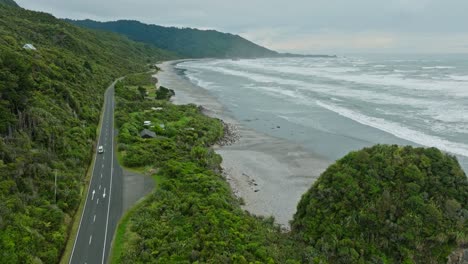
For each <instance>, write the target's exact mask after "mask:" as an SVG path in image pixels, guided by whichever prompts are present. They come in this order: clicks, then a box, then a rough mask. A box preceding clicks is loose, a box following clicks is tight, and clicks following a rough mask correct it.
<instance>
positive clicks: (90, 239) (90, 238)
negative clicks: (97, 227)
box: [89, 235, 93, 245]
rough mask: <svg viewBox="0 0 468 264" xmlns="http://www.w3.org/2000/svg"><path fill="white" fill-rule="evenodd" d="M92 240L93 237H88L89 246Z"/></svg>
mask: <svg viewBox="0 0 468 264" xmlns="http://www.w3.org/2000/svg"><path fill="white" fill-rule="evenodd" d="M92 240H93V235H91V236H90V237H89V244H90V245H91V241H92Z"/></svg>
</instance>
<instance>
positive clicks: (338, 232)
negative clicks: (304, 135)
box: [292, 145, 468, 263]
mask: <svg viewBox="0 0 468 264" xmlns="http://www.w3.org/2000/svg"><path fill="white" fill-rule="evenodd" d="M467 201H468V181H467V178H466V175H465V173H464V172H463V171H462V169H461V168H460V166H459V164H458V162H457V160H456V159H455V158H454V157H451V156H448V155H445V154H443V153H441V152H440V151H439V150H437V149H435V148H429V149H423V148H412V147H399V146H382V145H377V146H374V147H372V148H366V149H364V150H362V151H358V152H352V153H350V154H348V155H347V156H345V157H344V158H342V159H341V160H339V161H338V162H337V163H335V164H334V165H332V166H330V167H329V168H328V169H327V170H326V171H325V172H324V173H323V174H322V176H321V177H320V178H319V179H318V180H317V181H316V182H315V184H314V185H313V187H312V188H311V189H310V190H309V191H308V192H307V193H306V194H305V195H304V196H303V197H302V200H301V201H300V203H299V205H298V209H297V213H296V215H295V216H294V220H293V222H292V227H293V232H294V233H296V234H297V236H298V237H299V238H300V239H302V240H303V241H304V242H305V243H308V244H309V245H311V246H313V247H314V248H315V249H317V250H319V251H320V252H321V254H323V255H324V256H325V259H327V260H328V261H329V262H330V263H364V262H366V263H446V261H447V256H448V254H449V253H450V252H451V251H453V250H454V248H455V247H456V246H460V245H465V246H467V244H468V203H467Z"/></svg>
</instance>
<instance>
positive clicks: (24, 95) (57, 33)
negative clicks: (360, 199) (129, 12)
mask: <svg viewBox="0 0 468 264" xmlns="http://www.w3.org/2000/svg"><path fill="white" fill-rule="evenodd" d="M5 3H7V4H5ZM25 44H32V46H29V47H30V49H25V48H23V46H24V45H25ZM171 58H174V56H173V55H171V53H169V52H166V51H162V50H160V49H157V48H155V47H152V46H151V45H147V44H138V43H136V42H133V41H130V40H128V39H127V38H125V37H121V36H118V35H116V34H114V33H96V32H94V31H90V30H86V29H83V28H79V27H77V26H74V25H71V24H69V23H66V22H64V21H62V20H59V19H56V18H55V17H53V16H52V15H49V14H45V13H40V12H33V11H28V10H25V9H22V8H18V7H15V5H14V4H11V3H10V1H5V0H2V1H1V2H0V201H1V202H0V259H1V261H0V262H1V263H57V262H58V260H59V258H60V255H61V253H62V250H63V248H64V246H65V242H66V240H67V238H68V232H69V227H70V224H71V222H72V218H73V217H74V215H75V212H76V210H77V208H78V205H79V203H80V200H81V199H82V197H83V189H84V188H83V187H84V181H85V174H86V168H87V167H88V165H89V164H90V161H91V157H92V153H93V142H94V140H95V137H96V127H97V124H98V120H99V112H100V109H101V106H102V103H103V93H104V90H105V88H106V87H107V86H108V85H109V84H110V83H111V81H112V80H113V79H114V78H116V77H118V76H123V75H125V74H127V73H129V72H134V71H144V70H146V68H147V67H146V66H145V65H147V64H148V63H149V62H155V61H158V60H163V59H171ZM55 175H56V176H57V195H56V196H55V195H54V177H55Z"/></svg>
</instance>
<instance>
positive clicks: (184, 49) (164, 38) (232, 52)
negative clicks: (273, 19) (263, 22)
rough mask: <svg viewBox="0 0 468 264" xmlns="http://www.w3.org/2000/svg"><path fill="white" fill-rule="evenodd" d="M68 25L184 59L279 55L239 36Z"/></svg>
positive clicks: (122, 24) (118, 24)
mask: <svg viewBox="0 0 468 264" xmlns="http://www.w3.org/2000/svg"><path fill="white" fill-rule="evenodd" d="M67 21H69V22H71V23H74V24H76V25H79V26H83V27H86V28H93V29H100V30H105V31H112V32H116V33H120V34H123V35H125V36H127V37H128V38H130V39H132V40H135V41H141V42H144V43H149V44H153V45H155V46H157V47H159V48H162V49H167V50H170V51H173V52H176V53H177V54H179V55H181V56H182V57H185V58H255V57H275V56H278V55H279V54H278V53H277V52H275V51H272V50H269V49H267V48H264V47H261V46H259V45H257V44H255V43H253V42H251V41H248V40H246V39H244V38H242V37H240V36H238V35H233V34H228V33H221V32H218V31H215V30H199V29H192V28H175V27H162V26H157V25H147V24H143V23H140V22H138V21H129V20H119V21H114V22H97V21H92V20H78V21H76V20H67Z"/></svg>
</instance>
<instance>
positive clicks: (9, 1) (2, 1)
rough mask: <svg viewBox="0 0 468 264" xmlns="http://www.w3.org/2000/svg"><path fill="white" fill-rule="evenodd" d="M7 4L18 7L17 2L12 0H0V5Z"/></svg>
mask: <svg viewBox="0 0 468 264" xmlns="http://www.w3.org/2000/svg"><path fill="white" fill-rule="evenodd" d="M2 4H3V5H9V6H14V7H19V6H18V4H17V3H16V2H15V1H13V0H0V5H2Z"/></svg>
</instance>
